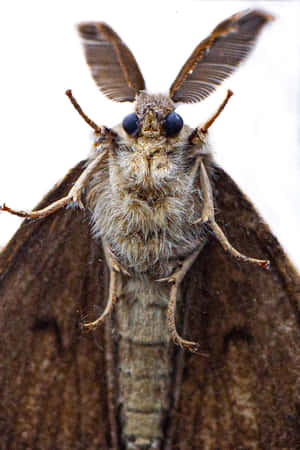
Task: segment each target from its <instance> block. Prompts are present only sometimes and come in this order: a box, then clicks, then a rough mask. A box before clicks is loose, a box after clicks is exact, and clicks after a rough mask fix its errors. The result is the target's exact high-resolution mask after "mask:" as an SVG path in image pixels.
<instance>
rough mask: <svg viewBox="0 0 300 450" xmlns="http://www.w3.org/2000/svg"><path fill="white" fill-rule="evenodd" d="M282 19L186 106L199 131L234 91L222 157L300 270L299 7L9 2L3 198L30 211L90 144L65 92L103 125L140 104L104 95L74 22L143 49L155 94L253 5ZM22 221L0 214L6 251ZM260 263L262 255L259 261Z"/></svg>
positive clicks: (221, 139)
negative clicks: (104, 29) (210, 91)
mask: <svg viewBox="0 0 300 450" xmlns="http://www.w3.org/2000/svg"><path fill="white" fill-rule="evenodd" d="M248 7H250V8H252V7H255V8H258V7H259V8H263V9H265V10H266V11H268V12H271V13H273V14H274V15H275V16H276V21H275V22H273V23H272V24H271V25H270V26H268V27H267V28H266V29H265V31H264V32H263V34H262V36H261V38H260V39H259V41H258V45H257V47H256V49H255V51H254V52H253V53H252V55H251V57H250V58H249V59H248V60H247V62H246V63H245V64H244V65H243V66H242V67H241V68H240V69H239V70H238V72H237V74H236V75H234V76H233V77H232V78H230V79H229V81H227V82H226V83H225V84H224V85H223V87H221V88H219V90H218V91H217V93H215V94H214V95H212V96H211V97H210V98H209V99H207V100H206V101H204V102H203V103H201V104H198V105H192V106H182V107H180V108H179V109H178V111H179V113H180V114H181V115H182V117H183V119H184V121H185V122H186V123H189V124H190V125H193V126H196V125H198V124H199V123H202V122H204V121H205V119H206V118H207V117H209V115H210V114H211V112H213V111H214V109H215V108H216V107H217V105H218V104H219V103H220V102H221V101H222V100H223V98H224V95H225V92H226V89H227V88H229V87H230V88H231V89H232V90H233V91H234V93H235V95H234V97H233V98H232V99H231V100H230V103H229V105H228V106H227V108H226V109H225V111H224V112H223V114H222V115H221V117H220V118H219V119H218V121H217V122H216V123H215V124H214V126H213V128H212V129H211V137H212V141H213V143H214V148H215V156H216V159H217V161H218V162H219V163H220V164H221V165H222V166H223V167H224V169H226V170H227V172H228V173H229V174H230V175H231V176H232V177H233V178H234V179H235V180H236V181H237V182H238V183H239V185H240V186H241V187H242V189H243V190H244V191H245V192H246V193H247V195H248V196H249V197H250V198H251V199H252V201H253V202H254V203H255V204H256V206H257V208H258V209H259V211H260V212H261V214H262V215H263V217H264V218H265V219H266V220H267V222H268V223H269V224H270V225H271V228H272V230H273V232H274V233H275V234H276V235H277V237H278V238H279V239H280V241H281V242H282V244H283V246H284V247H285V249H286V250H287V252H288V254H289V255H290V256H291V258H292V260H293V261H294V262H295V263H296V264H297V266H298V267H300V240H299V226H300V196H299V192H300V177H299V168H300V155H299V151H300V145H299V141H300V133H299V129H297V122H298V120H299V107H298V105H299V102H300V92H299V90H300V89H299V82H300V34H299V31H298V27H299V20H300V3H298V2H292V1H281V2H280V1H277V2H272V1H254V2H253V1H252V2H251V1H233V2H227V1H221V2H218V1H210V2H206V1H188V0H184V1H183V0H182V1H176V0H171V1H153V0H152V1H151V2H148V1H145V2H143V1H141V0H140V1H129V0H127V1H113V0H109V1H106V2H103V1H100V0H85V1H84V2H83V1H74V0H73V1H70V0H65V1H52V2H41V1H38V0H27V1H26V2H23V1H21V0H19V1H14V2H6V3H5V6H4V5H3V6H2V8H1V15H0V24H1V26H0V35H1V36H0V43H1V44H0V45H1V59H2V64H1V72H0V76H1V83H0V99H1V104H0V114H1V133H0V141H1V166H0V167H1V176H0V203H2V202H4V201H5V202H6V203H7V204H8V205H9V206H12V207H15V208H22V209H31V208H32V207H34V205H35V204H36V203H37V202H38V201H39V200H40V199H41V198H42V196H43V195H44V194H45V193H46V192H47V191H48V190H49V189H50V188H51V187H52V185H53V184H54V183H55V182H56V181H57V180H58V179H59V178H61V177H62V176H63V175H64V174H65V173H66V172H67V170H68V169H69V168H70V167H72V166H73V165H74V164H76V162H78V161H79V160H81V159H83V158H85V156H86V155H87V153H88V151H89V148H90V130H89V128H88V126H87V125H86V124H85V123H84V122H83V120H82V119H81V118H80V117H79V116H78V114H77V113H76V112H75V110H73V108H72V106H71V105H70V104H69V101H68V99H67V98H66V97H65V96H64V91H65V90H66V89H67V88H71V89H72V90H73V93H74V95H75V96H76V98H77V100H78V101H79V103H80V104H81V106H82V107H83V109H84V111H85V112H86V113H87V114H88V115H89V116H90V117H91V118H92V119H93V120H94V121H96V122H97V123H99V124H105V125H107V126H112V125H114V124H115V123H117V122H120V121H121V120H122V119H123V117H124V116H125V115H126V114H128V113H129V112H131V110H132V105H131V104H129V103H128V104H117V103H114V102H111V101H109V100H106V99H105V98H104V97H103V96H102V94H101V93H100V92H99V91H98V90H97V88H96V86H95V85H94V83H93V81H92V79H91V77H90V75H89V71H88V69H87V67H86V65H85V62H84V58H83V54H82V51H81V47H80V42H79V39H78V37H77V33H76V30H75V27H74V25H75V24H76V23H78V22H80V21H85V20H98V21H106V22H107V23H109V24H110V25H111V26H112V27H113V28H114V29H115V30H116V31H117V33H118V34H120V36H121V37H122V38H123V39H124V41H125V42H126V43H127V44H128V46H129V47H130V48H131V50H132V51H133V53H134V54H135V56H136V58H137V61H138V63H139V65H140V67H141V69H142V71H143V74H144V77H145V79H146V83H147V86H148V88H149V90H151V91H153V92H155V91H160V92H166V91H167V90H168V87H169V86H170V84H171V83H172V81H173V80H174V78H175V76H176V75H177V73H178V71H179V70H180V68H181V66H182V64H183V63H184V62H185V60H186V59H187V57H188V56H189V55H190V53H191V52H192V50H193V49H194V47H195V46H196V45H197V44H198V43H199V41H200V40H202V39H203V38H204V37H205V36H206V35H207V34H208V33H209V32H210V31H211V30H212V29H213V28H214V27H215V26H216V25H217V23H218V22H220V21H221V20H223V19H225V18H227V17H228V16H230V15H231V14H233V13H235V12H237V11H239V10H242V9H245V8H248ZM20 221H21V220H20V219H18V218H15V217H12V216H9V215H8V214H6V213H0V230H1V236H0V245H4V244H5V243H6V242H7V240H8V239H9V238H10V237H11V235H12V234H13V232H14V231H15V230H16V229H17V227H18V226H19V224H20ZM253 256H255V255H253Z"/></svg>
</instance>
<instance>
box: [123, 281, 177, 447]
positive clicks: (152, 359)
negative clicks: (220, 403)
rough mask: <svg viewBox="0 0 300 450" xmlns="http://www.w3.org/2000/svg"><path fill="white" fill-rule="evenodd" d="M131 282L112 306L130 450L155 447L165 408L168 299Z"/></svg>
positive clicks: (161, 435)
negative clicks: (124, 292)
mask: <svg viewBox="0 0 300 450" xmlns="http://www.w3.org/2000/svg"><path fill="white" fill-rule="evenodd" d="M130 283H131V286H130V285H129V286H127V288H128V287H129V289H126V290H127V293H126V295H124V296H122V298H121V299H120V301H119V303H118V307H117V308H116V312H117V320H118V329H119V333H120V342H119V369H120V371H119V392H120V399H119V401H120V404H121V421H122V438H123V441H124V443H125V445H126V448H128V449H155V448H159V443H160V441H161V439H162V437H163V421H164V419H165V413H166V411H167V409H168V406H169V405H168V394H169V388H170V370H171V368H170V367H171V366H170V361H169V352H168V344H169V333H168V328H167V323H166V307H167V297H166V296H165V294H164V293H163V291H161V290H158V288H157V287H156V286H151V285H144V286H143V285H141V282H140V281H137V280H133V281H131V282H130ZM134 285H135V286H134Z"/></svg>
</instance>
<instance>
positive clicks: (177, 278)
mask: <svg viewBox="0 0 300 450" xmlns="http://www.w3.org/2000/svg"><path fill="white" fill-rule="evenodd" d="M200 250H201V248H197V249H196V250H195V251H194V252H193V253H192V254H191V255H190V256H188V257H187V258H186V259H185V260H184V261H183V263H182V264H181V266H180V267H179V268H178V269H177V270H176V271H175V272H174V273H172V275H170V276H169V277H166V278H160V279H159V280H157V281H159V282H163V281H167V282H169V283H172V286H171V290H170V296H169V302H168V316H167V321H168V328H169V331H170V334H171V336H172V339H173V341H174V342H175V344H178V345H179V346H180V347H181V348H187V349H188V350H190V351H191V352H197V350H198V348H199V345H198V344H197V342H193V341H188V340H186V339H183V338H182V337H181V336H180V335H179V334H178V332H177V329H176V300H177V292H178V290H179V286H180V283H181V282H182V280H183V278H184V276H185V274H186V273H187V271H188V270H189V268H190V267H191V265H192V264H193V262H194V261H195V259H196V258H197V256H198V255H199V253H200ZM203 355H205V356H207V355H206V354H203Z"/></svg>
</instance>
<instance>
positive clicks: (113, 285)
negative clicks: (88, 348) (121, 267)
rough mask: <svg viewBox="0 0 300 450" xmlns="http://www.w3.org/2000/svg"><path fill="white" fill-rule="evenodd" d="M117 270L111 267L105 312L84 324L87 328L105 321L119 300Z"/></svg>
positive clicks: (94, 326)
mask: <svg viewBox="0 0 300 450" xmlns="http://www.w3.org/2000/svg"><path fill="white" fill-rule="evenodd" d="M117 299H118V298H117V272H116V270H115V269H113V268H110V281H109V295H108V301H107V304H106V307H105V309H104V311H103V313H102V314H101V315H100V316H99V317H98V318H97V319H96V320H94V321H93V322H88V323H85V324H83V326H84V327H85V328H88V329H92V328H96V327H97V326H98V325H100V324H101V323H103V321H104V319H105V318H106V317H107V316H109V315H110V314H111V313H112V310H113V308H114V305H115V304H116V302H117Z"/></svg>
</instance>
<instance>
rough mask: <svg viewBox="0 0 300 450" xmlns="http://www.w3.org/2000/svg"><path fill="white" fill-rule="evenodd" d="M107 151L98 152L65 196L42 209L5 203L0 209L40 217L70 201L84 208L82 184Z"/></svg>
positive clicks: (87, 179) (22, 215) (16, 214)
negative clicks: (33, 209)
mask: <svg viewBox="0 0 300 450" xmlns="http://www.w3.org/2000/svg"><path fill="white" fill-rule="evenodd" d="M107 154H108V152H107V151H104V152H103V153H100V154H99V155H98V156H97V157H96V158H95V159H94V160H93V161H92V162H91V163H90V164H89V165H88V166H87V167H86V168H85V170H84V171H83V172H82V174H81V175H80V177H79V178H78V179H77V181H76V183H75V184H74V186H73V187H72V188H71V189H70V191H69V193H68V195H66V196H65V197H63V198H61V199H59V200H56V201H55V202H53V203H51V204H50V205H48V206H46V207H45V208H43V209H38V210H36V211H22V210H17V209H12V208H9V207H8V206H6V205H5V203H4V204H3V205H2V206H0V211H7V212H9V213H11V214H14V215H15V216H19V217H28V218H29V217H30V218H41V217H46V216H49V215H50V214H52V213H54V212H55V211H57V210H58V209H60V208H62V207H63V206H66V205H67V204H68V203H70V202H76V203H77V204H78V205H79V207H80V208H84V205H83V203H82V200H81V191H82V189H83V187H84V186H86V184H87V182H88V181H89V179H90V178H91V176H92V175H93V173H94V172H95V170H96V169H97V168H98V166H99V165H100V164H101V163H102V161H103V159H104V157H105V156H107Z"/></svg>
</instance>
